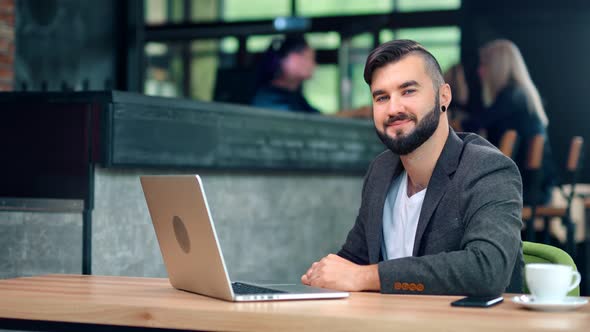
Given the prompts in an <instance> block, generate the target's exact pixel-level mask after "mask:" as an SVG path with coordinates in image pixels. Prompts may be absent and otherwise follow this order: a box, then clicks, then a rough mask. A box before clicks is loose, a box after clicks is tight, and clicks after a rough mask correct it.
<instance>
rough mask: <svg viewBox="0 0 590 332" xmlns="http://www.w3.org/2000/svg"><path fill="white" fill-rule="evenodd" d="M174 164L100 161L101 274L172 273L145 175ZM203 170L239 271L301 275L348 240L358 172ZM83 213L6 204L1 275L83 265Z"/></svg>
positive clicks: (96, 251) (97, 221) (243, 275)
mask: <svg viewBox="0 0 590 332" xmlns="http://www.w3.org/2000/svg"><path fill="white" fill-rule="evenodd" d="M171 173H174V172H173V171H162V170H140V169H137V170H113V169H97V170H96V183H95V208H94V213H93V244H92V246H93V248H92V249H93V255H92V259H93V264H92V269H93V274H97V275H123V276H148V277H165V276H166V271H165V268H164V265H163V262H162V258H161V257H162V256H161V254H160V251H159V247H158V244H157V241H156V238H155V233H154V230H153V228H152V225H151V221H150V218H149V214H148V210H147V207H146V204H145V200H144V198H143V193H142V190H141V186H140V184H139V175H142V174H171ZM185 173H189V174H190V173H191V172H190V171H187V172H185ZM200 174H201V176H202V178H203V182H204V186H205V190H206V192H207V194H208V199H209V205H210V208H211V210H212V214H213V218H214V220H215V223H216V227H217V233H218V236H219V239H220V242H221V247H222V250H223V253H224V256H225V259H226V263H227V265H228V269H229V273H230V275H231V277H232V278H233V279H248V280H258V281H272V280H290V281H297V280H298V279H299V277H300V275H301V274H302V273H303V272H305V270H306V269H307V268H308V266H309V264H311V263H312V262H313V261H314V260H316V259H318V258H320V257H322V256H324V255H326V254H327V253H330V252H335V251H337V250H338V249H339V248H340V246H341V244H342V243H343V242H344V240H345V237H346V234H347V233H348V230H349V229H350V228H351V227H352V225H353V223H354V218H355V216H356V213H357V209H358V206H359V204H360V190H361V186H362V176H358V175H336V174H303V173H300V174H285V173H277V174H260V173H257V174H251V173H235V172H211V171H206V172H200ZM81 223H82V218H81V216H80V215H78V214H63V213H28V212H27V213H23V212H2V213H0V277H1V278H8V277H15V276H22V275H36V274H44V273H80V272H81V231H82V229H81V228H82V227H81Z"/></svg>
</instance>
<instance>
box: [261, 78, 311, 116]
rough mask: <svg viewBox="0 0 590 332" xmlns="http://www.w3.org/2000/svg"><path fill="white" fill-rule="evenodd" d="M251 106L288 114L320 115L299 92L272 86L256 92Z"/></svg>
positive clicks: (266, 86)
mask: <svg viewBox="0 0 590 332" xmlns="http://www.w3.org/2000/svg"><path fill="white" fill-rule="evenodd" d="M252 106H256V107H262V108H270V109H276V110H279V111H288V112H303V113H320V111H319V110H317V109H316V108H314V107H313V106H311V105H310V104H309V103H308V102H307V100H305V97H303V94H302V93H301V90H296V91H290V90H287V89H283V88H279V87H276V86H272V85H265V86H263V87H261V88H259V89H258V90H257V91H256V95H255V96H254V98H253V99H252Z"/></svg>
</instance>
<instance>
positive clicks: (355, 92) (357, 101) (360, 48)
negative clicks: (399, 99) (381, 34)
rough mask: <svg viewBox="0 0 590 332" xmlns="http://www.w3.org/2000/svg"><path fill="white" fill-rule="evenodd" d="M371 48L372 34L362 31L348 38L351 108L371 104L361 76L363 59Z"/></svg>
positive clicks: (363, 67)
mask: <svg viewBox="0 0 590 332" xmlns="http://www.w3.org/2000/svg"><path fill="white" fill-rule="evenodd" d="M372 49H373V34H371V33H363V34H360V35H356V36H354V37H353V38H352V39H351V40H350V69H349V73H350V80H351V90H350V92H351V96H350V98H351V99H350V102H351V107H352V108H357V107H361V106H366V105H370V104H371V92H370V90H369V87H368V86H367V84H366V83H365V79H364V76H363V73H364V70H365V61H366V60H367V56H368V55H369V53H370V52H371V50H372Z"/></svg>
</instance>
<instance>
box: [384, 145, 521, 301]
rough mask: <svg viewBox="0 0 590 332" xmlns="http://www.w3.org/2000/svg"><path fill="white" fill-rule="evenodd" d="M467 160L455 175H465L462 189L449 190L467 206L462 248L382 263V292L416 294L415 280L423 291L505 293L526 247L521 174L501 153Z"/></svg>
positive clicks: (474, 294) (456, 293)
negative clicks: (520, 254)
mask: <svg viewBox="0 0 590 332" xmlns="http://www.w3.org/2000/svg"><path fill="white" fill-rule="evenodd" d="M468 159H471V160H472V161H471V164H469V165H463V167H462V168H463V169H464V170H465V169H467V170H470V171H469V172H468V173H467V172H465V173H463V174H455V177H457V176H463V177H464V179H463V180H461V181H462V185H460V186H459V187H458V188H459V189H458V192H453V193H450V192H447V194H454V195H460V202H461V204H460V205H461V206H460V207H448V208H460V209H462V213H463V223H464V234H463V236H462V238H461V241H460V248H459V249H458V250H455V251H448V252H441V253H438V254H433V255H425V256H421V257H405V258H400V259H394V260H389V261H382V262H380V263H379V277H380V281H381V292H382V293H401V294H406V293H407V294H416V292H415V291H410V290H409V288H411V287H412V284H414V287H413V288H414V289H412V290H415V289H416V288H418V289H419V290H420V293H421V294H446V295H462V294H464V295H471V296H487V295H498V294H501V293H503V292H504V290H505V289H506V287H507V286H508V284H509V283H510V280H511V276H512V273H513V270H514V267H515V263H516V260H517V259H518V257H520V256H519V253H520V251H521V250H522V247H521V243H522V242H521V239H520V229H521V226H522V222H521V211H522V195H521V192H522V185H521V180H520V174H519V173H518V169H517V168H516V166H515V164H514V163H513V162H512V161H511V160H509V159H508V158H502V157H499V156H498V155H497V154H492V156H489V155H487V156H486V157H484V158H481V155H479V158H468ZM466 174H468V175H466ZM440 208H445V207H443V206H439V207H438V209H440ZM433 217H435V216H433ZM404 284H405V285H404ZM407 285H410V286H409V287H408V286H407ZM416 285H418V286H416ZM403 286H406V287H403Z"/></svg>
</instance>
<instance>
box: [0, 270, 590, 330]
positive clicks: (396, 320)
mask: <svg viewBox="0 0 590 332" xmlns="http://www.w3.org/2000/svg"><path fill="white" fill-rule="evenodd" d="M509 297H510V296H509V295H506V297H505V298H506V300H505V301H504V303H502V304H500V305H498V306H495V307H492V308H489V309H473V308H455V307H451V306H450V305H449V303H450V302H451V301H453V300H455V299H458V298H459V297H457V296H424V295H381V294H376V293H352V294H351V296H350V298H348V299H341V300H308V301H284V302H280V301H276V302H250V303H231V302H225V301H221V300H215V299H211V298H207V297H203V296H200V295H196V294H191V293H187V292H183V291H178V290H175V289H173V288H172V287H171V286H170V284H169V283H168V280H167V279H152V278H129V277H101V276H79V275H48V276H38V277H30V278H17V279H6V280H0V318H16V319H29V320H48V321H58V322H75V323H91V324H106V325H119V326H139V327H158V328H174V329H187V330H213V331H301V330H305V331H322V332H327V331H394V330H395V331H477V332H483V331H519V332H525V331H540V330H542V331H587V328H588V326H590V305H586V306H584V307H583V308H580V309H579V310H576V311H572V312H565V313H542V312H535V311H528V310H525V309H521V308H519V307H518V306H517V305H515V304H513V303H512V302H511V301H510V300H509ZM0 328H1V326H0Z"/></svg>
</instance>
